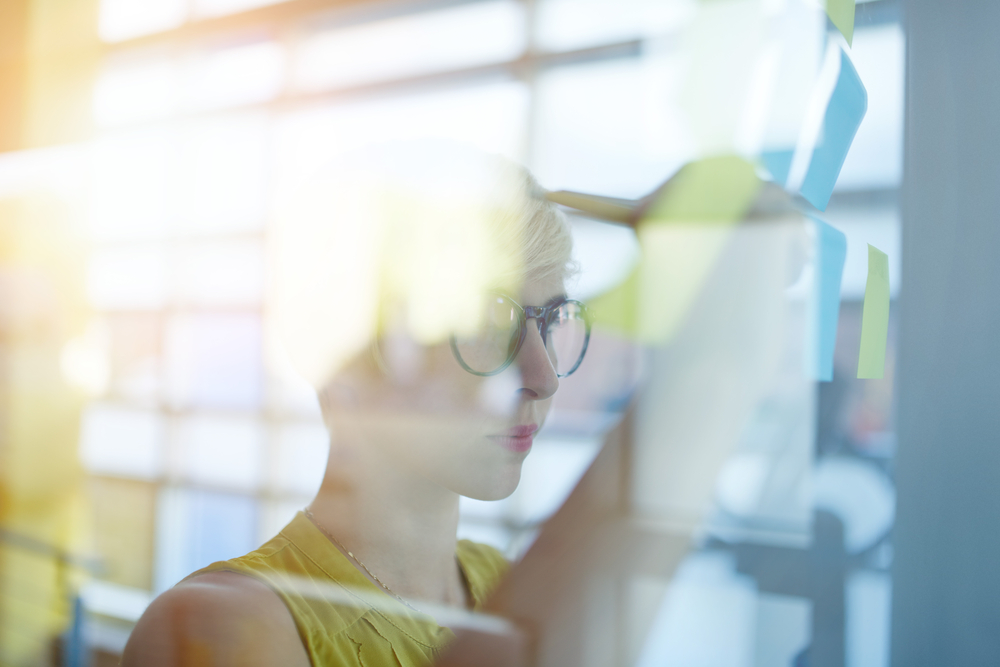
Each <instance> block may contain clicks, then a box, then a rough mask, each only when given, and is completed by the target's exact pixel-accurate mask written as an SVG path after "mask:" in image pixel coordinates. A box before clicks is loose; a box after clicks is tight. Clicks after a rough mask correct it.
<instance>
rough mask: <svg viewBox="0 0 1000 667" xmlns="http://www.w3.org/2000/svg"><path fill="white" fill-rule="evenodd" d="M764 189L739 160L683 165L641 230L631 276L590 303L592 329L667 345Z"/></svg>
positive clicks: (751, 169)
mask: <svg viewBox="0 0 1000 667" xmlns="http://www.w3.org/2000/svg"><path fill="white" fill-rule="evenodd" d="M760 186H761V183H760V180H759V179H758V178H757V175H756V173H755V170H754V167H753V165H752V164H750V163H749V162H747V161H746V160H744V159H742V158H740V157H737V156H719V157H712V158H707V159H704V160H701V161H698V162H692V163H690V164H688V165H685V166H684V167H683V168H682V169H681V170H680V171H679V172H677V174H676V175H675V176H674V177H673V178H671V179H670V180H669V181H668V182H667V183H666V184H665V185H664V186H663V187H662V188H661V189H660V190H659V191H658V192H657V193H656V195H655V198H654V200H653V203H652V204H651V205H650V207H649V209H647V210H646V212H645V214H644V215H643V217H642V219H641V220H640V221H639V224H638V225H637V229H636V234H637V236H638V239H639V245H640V247H641V258H640V260H639V263H638V265H637V266H636V267H635V269H634V270H633V272H632V273H631V275H630V276H629V277H628V279H627V280H625V281H624V282H623V283H621V284H620V285H618V286H617V287H615V288H614V289H612V290H610V291H609V292H607V293H605V294H603V295H601V296H599V297H597V298H595V299H592V300H591V301H590V302H589V303H588V306H589V307H590V309H591V312H592V313H593V314H594V320H595V325H596V326H599V327H603V328H605V329H607V330H609V331H612V332H616V333H619V334H622V335H625V336H628V337H631V338H634V339H636V340H638V341H640V342H642V343H645V344H650V345H659V344H664V343H666V342H668V341H669V340H670V339H671V337H672V336H673V334H674V333H675V332H676V331H677V329H678V328H679V327H680V325H681V324H682V323H683V321H684V318H685V317H686V316H687V313H688V310H689V309H690V308H691V306H692V304H693V303H694V302H695V300H696V298H697V296H698V293H699V292H700V290H701V287H702V285H703V283H704V282H705V280H706V279H707V278H708V276H709V275H710V273H711V271H712V269H713V268H714V266H715V264H716V261H717V260H718V257H719V255H720V254H721V252H722V250H723V248H724V247H725V244H726V241H727V240H728V239H729V237H730V234H731V232H732V229H733V228H734V227H735V225H736V223H738V222H740V221H741V220H742V219H743V218H744V217H745V216H746V215H747V212H748V211H749V209H750V208H751V207H752V206H753V203H754V201H755V200H756V198H757V193H758V191H759V189H760Z"/></svg>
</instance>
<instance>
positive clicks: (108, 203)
mask: <svg viewBox="0 0 1000 667" xmlns="http://www.w3.org/2000/svg"><path fill="white" fill-rule="evenodd" d="M176 156H177V152H176V141H175V133H174V132H172V131H169V130H159V129H158V130H143V131H138V132H128V133H123V134H116V135H112V136H108V137H105V138H102V139H99V140H98V141H96V142H95V143H94V144H93V145H92V152H91V160H92V162H91V169H90V181H91V193H90V211H89V218H90V220H89V222H90V231H91V234H92V235H93V236H94V238H95V240H98V241H121V240H126V239H154V238H162V237H163V236H164V235H165V234H166V232H167V229H168V224H169V222H170V221H171V218H172V215H171V213H172V210H173V199H174V197H173V194H174V190H173V186H174V183H175V177H174V175H175V173H176Z"/></svg>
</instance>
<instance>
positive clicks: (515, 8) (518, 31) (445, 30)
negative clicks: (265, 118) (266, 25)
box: [294, 0, 525, 90]
mask: <svg viewBox="0 0 1000 667" xmlns="http://www.w3.org/2000/svg"><path fill="white" fill-rule="evenodd" d="M523 12H524V10H523V8H522V6H521V3H519V2H513V1H512V0H498V1H493V2H477V3H473V4H469V5H464V6H460V7H454V8H450V9H444V10H440V11H434V12H424V13H421V14H413V15H410V16H403V17H398V18H393V19H388V20H385V21H378V22H376V23H367V24H363V25H359V26H351V27H345V28H336V29H332V30H327V31H324V32H320V33H318V34H316V35H315V36H313V37H311V38H307V39H306V40H304V42H303V43H302V45H301V46H300V47H299V49H298V53H297V54H296V62H295V73H294V76H295V84H296V87H298V88H299V89H301V90H320V89H324V88H341V87H348V86H352V85H359V84H362V83H367V82H373V81H384V80H389V79H397V78H403V77H408V76H417V75H421V74H429V73H432V72H440V71H445V70H450V69H460V68H465V67H474V66H477V65H485V64H489V63H494V62H501V61H504V60H510V59H513V58H516V57H518V56H519V55H520V54H521V53H522V52H523V50H524V46H525V39H524V20H525V19H524V13H523Z"/></svg>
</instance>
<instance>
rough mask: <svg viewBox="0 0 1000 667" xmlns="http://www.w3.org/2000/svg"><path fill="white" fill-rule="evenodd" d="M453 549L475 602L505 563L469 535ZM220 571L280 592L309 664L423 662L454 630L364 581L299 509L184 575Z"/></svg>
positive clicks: (404, 665)
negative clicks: (261, 538) (239, 552)
mask: <svg viewBox="0 0 1000 667" xmlns="http://www.w3.org/2000/svg"><path fill="white" fill-rule="evenodd" d="M456 555H457V557H458V562H459V564H460V566H461V568H462V571H463V573H464V574H465V578H466V581H467V582H468V585H469V592H470V593H471V595H472V598H473V601H474V603H475V607H476V608H477V609H478V608H479V607H480V606H481V605H482V604H483V602H484V601H485V600H486V597H487V596H488V595H489V594H490V592H491V591H492V590H493V588H494V587H495V586H496V584H497V583H499V581H500V579H501V577H502V576H503V575H504V574H505V573H506V572H507V569H508V567H509V566H508V563H507V561H506V560H505V559H504V557H503V556H502V555H501V554H500V552H499V551H497V550H496V549H494V548H493V547H490V546H486V545H485V544H477V543H475V542H470V541H468V540H460V541H459V542H458V544H457V547H456ZM220 571H225V572H236V573H239V574H245V575H248V576H251V577H253V578H255V579H257V580H259V581H261V582H263V583H264V584H266V585H267V586H269V587H270V588H271V589H272V590H273V591H274V592H275V593H277V594H278V595H279V596H280V597H281V599H282V600H283V601H284V603H285V606H287V607H288V611H289V612H290V613H291V615H292V618H293V619H294V621H295V625H296V627H297V628H298V630H299V636H300V637H301V639H302V643H303V644H304V645H305V648H306V652H307V653H308V654H309V659H310V660H311V662H312V664H313V667H334V666H336V667H341V666H347V665H358V666H364V667H381V666H383V665H399V666H400V667H410V666H411V665H413V666H415V665H426V664H429V663H431V662H433V661H434V660H435V659H436V658H437V657H438V655H439V654H440V653H441V651H442V650H443V649H444V648H445V647H447V645H448V644H449V643H450V642H451V640H453V639H454V638H455V635H454V633H453V632H452V631H451V630H449V629H448V628H446V627H441V626H439V625H438V624H437V623H436V622H435V620H434V619H433V618H432V617H431V616H429V615H427V614H424V613H420V612H417V611H415V610H413V609H410V608H409V607H407V606H406V605H404V604H403V603H402V602H400V601H399V600H397V599H396V598H394V597H392V596H391V595H389V594H388V593H386V592H385V591H384V590H382V589H381V588H379V587H378V586H376V585H375V584H373V583H372V582H371V581H369V580H368V579H367V578H366V577H365V576H364V575H362V574H361V573H360V572H359V571H358V570H357V569H356V568H355V567H354V565H353V564H352V563H351V561H349V560H348V559H347V557H346V556H344V555H343V554H342V553H341V552H340V551H339V550H338V549H337V548H336V547H335V546H333V544H332V543H331V542H330V540H329V539H328V538H327V537H326V536H325V535H324V534H323V533H322V532H321V531H320V530H319V529H318V528H317V527H316V526H315V525H314V524H313V523H312V521H310V520H309V519H308V518H307V517H306V516H305V514H303V513H302V512H299V513H298V514H296V516H295V518H294V519H292V521H291V522H290V523H289V524H288V525H287V526H285V527H284V528H283V529H282V530H281V532H279V533H278V534H277V535H276V536H275V537H274V538H272V539H271V540H270V541H268V542H267V543H265V544H264V545H263V546H262V547H260V548H259V549H257V550H256V551H253V552H251V553H248V554H247V555H245V556H241V557H239V558H233V559H232V560H227V561H219V562H217V563H213V564H211V565H209V566H208V567H206V568H204V569H201V570H198V571H197V572H195V573H194V574H192V575H190V576H189V577H188V579H190V578H191V577H195V576H198V575H199V574H204V573H206V572H220Z"/></svg>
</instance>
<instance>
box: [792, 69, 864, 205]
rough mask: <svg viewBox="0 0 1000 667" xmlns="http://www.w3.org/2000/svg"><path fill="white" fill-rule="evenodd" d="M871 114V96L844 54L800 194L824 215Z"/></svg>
mask: <svg viewBox="0 0 1000 667" xmlns="http://www.w3.org/2000/svg"><path fill="white" fill-rule="evenodd" d="M867 110H868V92H867V91H866V90H865V86H864V84H862V83H861V78H860V77H859V76H858V72H857V70H856V69H854V65H853V64H852V63H851V59H850V58H848V57H847V54H846V53H844V51H843V49H841V51H840V75H839V76H838V77H837V85H836V86H835V87H834V89H833V94H832V95H831V96H830V102H829V103H828V104H827V107H826V115H825V116H824V117H823V136H822V138H821V139H820V141H819V143H818V144H817V145H816V148H815V150H814V151H813V154H812V160H811V161H810V163H809V170H808V171H807V172H806V176H805V179H804V180H803V181H802V187H801V188H799V192H801V193H802V196H803V197H805V198H806V199H807V200H808V201H809V203H810V204H812V205H813V206H815V207H816V208H818V209H819V210H821V211H825V210H826V205H827V204H829V203H830V195H831V194H832V193H833V186H834V184H835V183H836V182H837V177H838V176H840V170H841V168H842V167H843V166H844V160H845V159H846V158H847V151H848V150H850V148H851V143H852V142H853V141H854V135H856V134H857V133H858V127H859V126H860V125H861V120H862V119H863V118H864V117H865V112H866V111H867Z"/></svg>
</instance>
